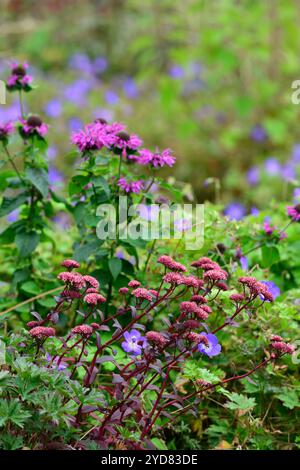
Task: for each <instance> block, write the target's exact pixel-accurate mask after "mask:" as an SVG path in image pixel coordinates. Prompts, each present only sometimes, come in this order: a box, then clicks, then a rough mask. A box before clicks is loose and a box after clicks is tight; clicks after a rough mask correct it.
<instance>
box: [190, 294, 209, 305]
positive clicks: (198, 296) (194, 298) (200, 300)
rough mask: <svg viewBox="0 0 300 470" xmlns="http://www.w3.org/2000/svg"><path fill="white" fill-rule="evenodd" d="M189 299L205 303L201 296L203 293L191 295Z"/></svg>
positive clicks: (205, 300)
mask: <svg viewBox="0 0 300 470" xmlns="http://www.w3.org/2000/svg"><path fill="white" fill-rule="evenodd" d="M191 301H192V302H196V303H199V304H206V303H207V299H206V298H205V297H203V295H198V294H196V295H193V296H192V298H191Z"/></svg>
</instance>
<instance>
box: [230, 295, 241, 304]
mask: <svg viewBox="0 0 300 470" xmlns="http://www.w3.org/2000/svg"><path fill="white" fill-rule="evenodd" d="M229 298H230V300H232V301H233V302H237V303H239V302H243V300H244V299H245V297H244V295H243V294H231V296H230V297H229Z"/></svg>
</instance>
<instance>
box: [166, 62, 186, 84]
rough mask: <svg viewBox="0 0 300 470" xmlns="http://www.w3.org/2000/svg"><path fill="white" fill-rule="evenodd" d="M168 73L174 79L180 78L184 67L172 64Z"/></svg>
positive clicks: (182, 75)
mask: <svg viewBox="0 0 300 470" xmlns="http://www.w3.org/2000/svg"><path fill="white" fill-rule="evenodd" d="M169 75H170V77H172V78H174V79H175V80H179V79H182V78H183V77H184V69H183V67H181V65H178V64H173V65H171V67H170V68H169Z"/></svg>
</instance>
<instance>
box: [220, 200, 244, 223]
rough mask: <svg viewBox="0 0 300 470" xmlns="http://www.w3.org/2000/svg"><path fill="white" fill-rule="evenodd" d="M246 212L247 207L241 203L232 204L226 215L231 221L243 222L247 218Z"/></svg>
mask: <svg viewBox="0 0 300 470" xmlns="http://www.w3.org/2000/svg"><path fill="white" fill-rule="evenodd" d="M246 212H247V211H246V207H245V206H244V205H243V204H241V203H239V202H232V203H231V204H228V206H226V207H225V209H224V214H225V215H226V216H227V217H228V218H229V219H230V220H241V219H243V218H244V217H245V215H246Z"/></svg>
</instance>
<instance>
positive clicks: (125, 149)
mask: <svg viewBox="0 0 300 470" xmlns="http://www.w3.org/2000/svg"><path fill="white" fill-rule="evenodd" d="M108 144H109V146H110V147H111V148H112V149H113V151H114V152H115V153H117V154H121V155H122V156H123V157H126V156H127V155H130V154H132V153H134V152H135V151H136V150H137V149H138V148H139V147H140V146H141V145H142V141H141V139H140V138H139V137H138V136H137V135H135V134H131V135H130V134H128V133H127V132H125V131H124V130H121V131H119V132H116V133H112V134H110V135H109V138H108Z"/></svg>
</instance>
